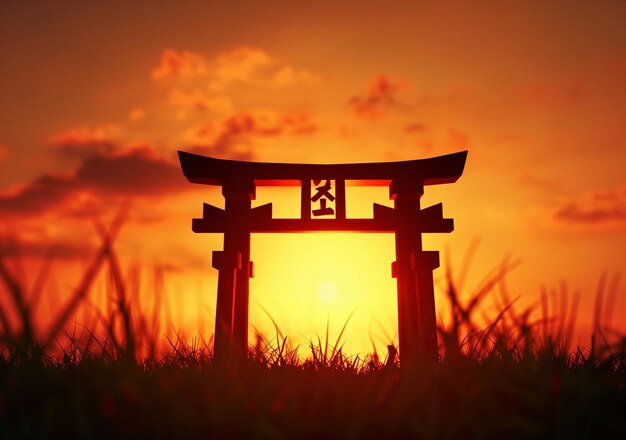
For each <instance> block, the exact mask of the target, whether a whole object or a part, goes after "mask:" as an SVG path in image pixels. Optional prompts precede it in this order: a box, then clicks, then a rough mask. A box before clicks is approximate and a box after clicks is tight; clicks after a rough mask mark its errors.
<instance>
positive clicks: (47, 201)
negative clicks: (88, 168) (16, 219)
mask: <svg viewBox="0 0 626 440" xmlns="http://www.w3.org/2000/svg"><path fill="white" fill-rule="evenodd" d="M75 190H76V182H75V180H74V178H73V176H71V175H56V176H53V175H44V176H41V177H39V178H37V179H35V180H34V181H33V182H30V183H28V184H26V185H24V186H22V187H20V188H18V189H16V190H14V191H11V192H9V193H5V194H0V214H1V215H18V216H21V215H34V214H39V213H41V212H45V211H47V210H48V209H49V208H51V207H53V206H56V205H58V204H60V203H62V202H64V201H65V200H67V199H68V198H69V196H70V195H71V194H73V193H74V191H75Z"/></svg>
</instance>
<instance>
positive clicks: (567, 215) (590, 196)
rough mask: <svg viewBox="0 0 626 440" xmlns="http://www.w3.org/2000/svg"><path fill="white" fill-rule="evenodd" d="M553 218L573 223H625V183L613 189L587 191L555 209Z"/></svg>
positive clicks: (594, 224) (592, 224)
mask: <svg viewBox="0 0 626 440" xmlns="http://www.w3.org/2000/svg"><path fill="white" fill-rule="evenodd" d="M554 219H555V220H557V221H559V222H562V223H568V224H574V225H587V226H603V225H607V224H624V225H626V184H624V185H622V186H621V187H620V188H618V189H617V190H613V191H593V192H587V193H585V194H583V195H582V196H581V197H580V198H579V199H578V200H574V201H568V202H566V203H563V204H562V205H561V206H559V207H558V208H557V209H556V210H555V212H554Z"/></svg>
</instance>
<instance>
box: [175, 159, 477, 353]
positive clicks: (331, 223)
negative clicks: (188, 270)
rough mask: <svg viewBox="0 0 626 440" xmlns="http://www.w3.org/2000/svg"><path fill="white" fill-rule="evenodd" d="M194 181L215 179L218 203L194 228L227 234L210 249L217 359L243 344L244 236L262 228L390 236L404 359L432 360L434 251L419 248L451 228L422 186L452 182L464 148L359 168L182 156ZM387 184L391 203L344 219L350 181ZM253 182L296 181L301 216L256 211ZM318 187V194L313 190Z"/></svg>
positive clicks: (247, 267)
mask: <svg viewBox="0 0 626 440" xmlns="http://www.w3.org/2000/svg"><path fill="white" fill-rule="evenodd" d="M178 156H179V159H180V163H181V167H182V170H183V173H184V175H185V177H187V179H188V180H189V181H190V182H191V183H199V184H205V185H218V186H221V187H222V194H223V196H224V199H225V207H224V209H223V210H222V209H220V208H217V207H215V206H212V205H209V204H206V203H205V204H204V212H203V216H202V218H196V219H193V223H192V229H193V231H194V232H212V233H223V234H224V249H223V250H222V251H214V252H213V267H214V268H215V269H217V270H218V271H219V276H218V285H217V306H216V317H215V345H214V357H215V359H216V360H218V361H219V360H221V359H225V358H230V357H232V356H242V355H243V356H245V355H246V354H247V350H248V302H249V285H250V284H249V280H250V277H251V276H252V268H253V265H252V262H251V261H250V234H251V233H253V232H254V233H260V232H311V231H356V232H388V233H394V234H395V242H396V261H395V262H394V263H393V264H392V275H393V276H394V277H395V278H396V279H397V286H398V334H399V344H400V359H401V364H402V365H411V364H413V365H415V364H416V363H417V362H419V361H420V360H421V359H430V360H432V359H436V358H437V326H436V319H435V298H434V287H433V274H432V271H433V270H434V269H436V268H437V267H439V253H438V252H436V251H424V250H423V249H422V233H425V232H452V231H453V230H454V223H453V221H452V219H446V218H443V209H442V204H441V203H440V204H437V205H434V206H431V207H428V208H425V209H421V208H420V198H421V196H422V195H423V193H424V186H425V185H435V184H443V183H453V182H456V180H457V179H458V178H459V177H460V176H461V175H462V174H463V169H464V167H465V160H466V158H467V151H462V152H458V153H454V154H449V155H445V156H438V157H432V158H428V159H420V160H410V161H402V162H383V163H359V164H288V163H263V162H243V161H234V160H224V159H216V158H213V157H207V156H201V155H197V154H191V153H186V152H183V151H179V152H178ZM347 184H348V185H366V186H382V185H384V186H388V187H389V197H390V199H391V200H393V201H394V207H393V208H389V207H387V206H383V205H379V204H376V203H374V204H373V210H374V216H373V218H371V219H367V218H358V219H353V218H346V196H345V194H346V191H345V189H346V185H347ZM257 186H299V187H300V188H301V204H300V206H301V215H300V218H299V219H286V218H273V217H272V204H271V203H269V204H266V205H262V206H259V207H256V208H252V203H251V201H252V200H254V198H255V195H256V187H257ZM312 190H314V191H315V193H313V192H312Z"/></svg>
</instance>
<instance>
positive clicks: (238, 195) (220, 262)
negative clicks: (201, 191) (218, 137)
mask: <svg viewBox="0 0 626 440" xmlns="http://www.w3.org/2000/svg"><path fill="white" fill-rule="evenodd" d="M222 195H223V196H224V199H225V213H226V223H227V225H226V228H225V230H224V250H222V251H214V252H213V267H214V268H215V269H217V270H218V271H219V275H218V278H217V306H216V310H215V343H214V353H213V356H214V358H215V360H217V361H220V360H224V359H229V358H231V357H233V355H234V356H243V357H245V356H246V355H247V349H248V299H249V298H248V297H249V285H250V277H251V276H252V263H251V262H250V228H249V226H248V222H247V221H246V220H247V219H248V218H249V215H250V211H251V205H252V200H254V198H255V196H256V187H255V185H254V181H253V180H251V179H250V180H234V181H231V182H225V183H224V184H223V186H222Z"/></svg>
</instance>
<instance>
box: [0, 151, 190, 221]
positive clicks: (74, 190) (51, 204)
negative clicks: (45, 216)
mask: <svg viewBox="0 0 626 440" xmlns="http://www.w3.org/2000/svg"><path fill="white" fill-rule="evenodd" d="M98 142H104V141H98ZM97 144H98V143H96V144H95V145H97ZM105 144H106V145H107V146H109V145H110V146H111V148H110V149H107V150H102V149H98V148H96V147H95V146H94V147H93V148H89V149H88V150H83V151H81V155H80V156H77V157H78V158H79V161H78V165H77V166H76V168H74V169H72V170H70V171H68V172H66V173H63V174H56V175H52V174H48V175H43V176H41V177H39V178H37V179H35V180H33V181H31V182H29V183H26V184H23V185H20V186H18V187H16V188H13V189H12V190H9V191H7V192H4V193H3V194H0V214H2V215H8V216H29V215H36V214H40V213H43V212H46V211H49V210H51V209H53V208H55V207H59V206H61V205H63V204H64V203H65V202H68V201H69V200H70V199H71V198H75V197H78V196H79V195H81V194H83V193H90V194H95V195H109V196H110V195H112V196H120V197H124V198H128V197H156V196H162V195H165V194H170V193H175V192H178V191H183V190H186V189H189V185H187V184H186V182H185V180H184V178H183V176H182V175H181V172H180V169H179V166H178V165H177V164H175V163H172V162H170V161H167V160H165V159H163V158H161V157H159V156H158V154H157V153H156V152H155V151H154V149H152V148H151V147H150V146H148V145H142V146H135V147H120V146H117V145H115V144H112V143H105ZM83 146H86V145H85V144H83ZM87 151H89V153H87ZM63 152H64V153H65V152H66V151H65V150H64V151H63ZM83 153H84V154H83Z"/></svg>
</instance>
